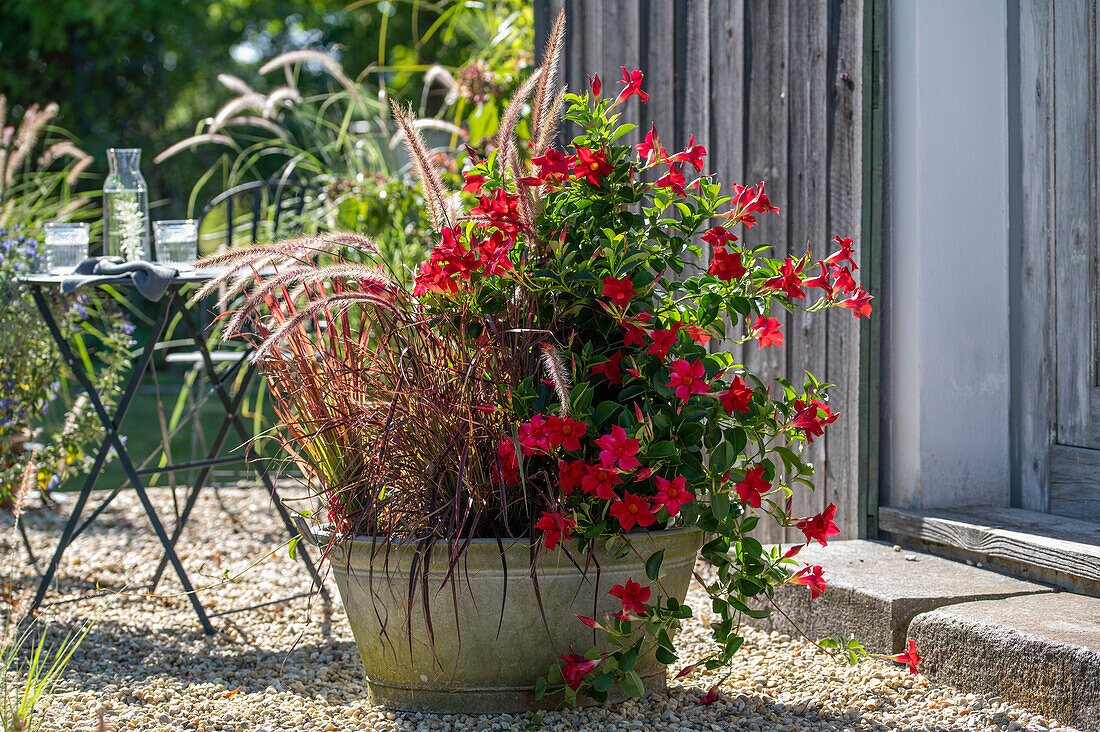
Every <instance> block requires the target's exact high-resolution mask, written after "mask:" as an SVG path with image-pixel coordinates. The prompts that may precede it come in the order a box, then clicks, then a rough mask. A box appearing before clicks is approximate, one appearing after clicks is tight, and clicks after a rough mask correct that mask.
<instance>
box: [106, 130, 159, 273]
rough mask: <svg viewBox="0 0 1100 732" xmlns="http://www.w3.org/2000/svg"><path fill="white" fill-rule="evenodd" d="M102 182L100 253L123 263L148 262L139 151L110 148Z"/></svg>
mask: <svg viewBox="0 0 1100 732" xmlns="http://www.w3.org/2000/svg"><path fill="white" fill-rule="evenodd" d="M107 161H108V163H110V166H111V172H110V173H109V174H108V175H107V180H106V181H105V182H104V183H103V253H104V254H106V255H109V256H112V257H122V258H123V259H125V260H127V261H133V260H137V259H152V256H151V255H152V252H151V251H150V247H149V189H148V187H147V186H146V185H145V179H144V178H143V177H141V169H140V165H141V150H140V149H137V148H134V149H119V148H111V149H109V150H108V151H107Z"/></svg>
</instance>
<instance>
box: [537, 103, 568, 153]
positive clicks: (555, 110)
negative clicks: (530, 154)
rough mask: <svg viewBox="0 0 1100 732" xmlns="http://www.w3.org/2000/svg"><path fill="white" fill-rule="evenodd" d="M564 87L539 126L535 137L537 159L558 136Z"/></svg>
mask: <svg viewBox="0 0 1100 732" xmlns="http://www.w3.org/2000/svg"><path fill="white" fill-rule="evenodd" d="M565 93H566V89H565V87H562V88H561V89H559V90H558V95H557V96H556V97H554V101H553V103H551V105H550V109H549V111H548V112H547V113H546V116H545V118H544V119H543V122H542V124H541V125H540V126H539V131H538V135H536V137H535V147H534V155H535V156H536V157H538V156H539V155H542V154H543V153H544V152H546V149H547V148H548V147H550V143H551V142H553V141H554V137H555V136H556V135H557V134H558V124H559V123H560V122H561V109H562V106H563V105H564V104H565Z"/></svg>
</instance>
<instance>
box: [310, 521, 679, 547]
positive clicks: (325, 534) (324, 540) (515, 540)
mask: <svg viewBox="0 0 1100 732" xmlns="http://www.w3.org/2000/svg"><path fill="white" fill-rule="evenodd" d="M699 530H700V529H699V528H698V527H697V526H674V527H672V528H669V529H658V530H656V531H638V532H634V533H631V534H623V537H625V538H627V539H646V538H650V537H654V536H664V537H668V536H676V535H679V534H688V533H691V532H694V531H699ZM313 536H314V537H315V538H316V540H317V543H319V544H321V545H326V544H328V543H329V541H330V540H331V539H333V538H335V539H336V543H337V544H343V543H347V542H353V543H356V544H377V543H386V544H393V545H395V546H398V545H399V546H415V545H417V544H420V543H421V542H423V541H424V539H389V538H386V537H384V536H382V537H380V536H371V535H369V534H357V535H355V536H350V535H348V534H339V533H336V532H332V531H328V530H325V529H320V530H314V531H313ZM601 538H604V537H601ZM451 541H452V540H449V539H437V540H436V542H435V545H436V546H447V545H449V544H450V543H451ZM457 543H459V544H462V545H466V544H469V545H471V546H500V545H503V546H505V547H511V546H515V545H516V544H530V543H531V541H530V539H528V538H526V537H509V538H507V539H504V538H502V539H500V540H499V542H498V540H497V539H493V538H483V539H458V540H457Z"/></svg>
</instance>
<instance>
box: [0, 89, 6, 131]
mask: <svg viewBox="0 0 1100 732" xmlns="http://www.w3.org/2000/svg"><path fill="white" fill-rule="evenodd" d="M7 116H8V98H7V97H6V96H4V95H3V94H0V130H2V129H4V120H5V119H6V118H7Z"/></svg>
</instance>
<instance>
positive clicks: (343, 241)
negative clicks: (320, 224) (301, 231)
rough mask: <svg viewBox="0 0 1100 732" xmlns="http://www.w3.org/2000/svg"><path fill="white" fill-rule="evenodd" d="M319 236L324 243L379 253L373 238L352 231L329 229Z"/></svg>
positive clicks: (365, 252)
mask: <svg viewBox="0 0 1100 732" xmlns="http://www.w3.org/2000/svg"><path fill="white" fill-rule="evenodd" d="M319 236H320V238H321V239H322V240H323V241H324V242H325V243H326V244H335V245H337V246H342V247H349V248H351V249H355V250H358V251H360V252H362V253H363V254H367V255H371V256H374V255H377V254H378V253H379V252H378V245H377V244H375V243H374V240H373V239H371V238H370V237H367V236H363V235H362V234H356V233H355V232H354V231H329V232H326V233H324V234H320V235H319Z"/></svg>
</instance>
